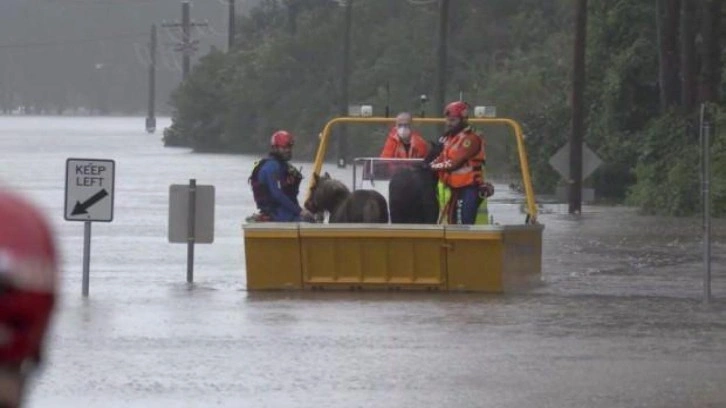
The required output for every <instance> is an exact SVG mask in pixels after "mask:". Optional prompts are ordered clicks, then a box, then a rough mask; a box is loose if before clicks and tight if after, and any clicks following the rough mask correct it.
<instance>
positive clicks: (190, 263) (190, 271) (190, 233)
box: [187, 179, 197, 283]
mask: <svg viewBox="0 0 726 408" xmlns="http://www.w3.org/2000/svg"><path fill="white" fill-rule="evenodd" d="M196 203H197V180H196V179H190V180H189V217H188V218H187V283H192V282H193V281H194V221H195V220H196V214H195V213H196Z"/></svg>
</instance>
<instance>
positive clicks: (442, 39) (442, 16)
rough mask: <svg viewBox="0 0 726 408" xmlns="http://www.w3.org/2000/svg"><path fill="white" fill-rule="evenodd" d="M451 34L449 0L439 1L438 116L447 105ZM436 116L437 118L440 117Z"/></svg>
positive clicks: (436, 103) (437, 46)
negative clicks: (447, 67)
mask: <svg viewBox="0 0 726 408" xmlns="http://www.w3.org/2000/svg"><path fill="white" fill-rule="evenodd" d="M448 34H449V0H439V37H438V41H437V45H436V48H437V53H438V65H437V67H436V94H435V98H436V99H435V101H434V104H435V106H434V108H435V109H437V111H438V115H441V114H442V113H443V111H444V105H445V103H446V101H445V98H446V52H447V42H448V39H447V38H448ZM438 115H435V116H438Z"/></svg>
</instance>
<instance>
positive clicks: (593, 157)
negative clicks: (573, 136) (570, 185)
mask: <svg viewBox="0 0 726 408" xmlns="http://www.w3.org/2000/svg"><path fill="white" fill-rule="evenodd" d="M549 164H550V166H552V167H553V168H554V169H555V170H557V172H558V173H560V175H561V176H562V177H563V178H564V179H565V180H569V179H570V143H569V142H567V143H565V145H564V146H562V147H561V148H560V150H558V151H557V153H555V154H554V155H552V157H550V160H549ZM601 164H602V159H600V157H598V155H597V154H595V152H593V151H592V150H590V148H588V147H587V145H586V144H584V143H583V144H582V180H585V179H586V178H588V177H590V175H591V174H592V173H593V172H595V170H597V168H598V167H600V165H601Z"/></svg>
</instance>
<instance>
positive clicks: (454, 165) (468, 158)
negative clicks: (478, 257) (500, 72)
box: [430, 101, 493, 225]
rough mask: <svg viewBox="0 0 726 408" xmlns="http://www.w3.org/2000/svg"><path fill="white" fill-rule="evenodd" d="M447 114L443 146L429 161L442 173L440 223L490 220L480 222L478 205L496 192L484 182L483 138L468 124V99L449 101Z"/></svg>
mask: <svg viewBox="0 0 726 408" xmlns="http://www.w3.org/2000/svg"><path fill="white" fill-rule="evenodd" d="M444 116H445V117H446V131H445V133H444V135H443V136H442V137H441V138H440V139H439V142H440V143H442V144H443V146H442V147H443V150H442V151H441V154H440V155H439V157H437V158H436V159H434V161H433V162H432V163H431V165H430V168H431V169H432V170H435V171H437V172H438V177H439V183H438V191H437V192H438V199H439V208H440V213H439V223H448V224H466V225H473V224H475V223H482V224H485V223H488V220H487V221H486V222H485V221H483V220H480V221H479V222H477V211H478V209H479V206H480V205H481V204H482V202H483V201H484V200H485V199H486V198H487V197H489V196H491V195H492V194H493V186H492V185H491V184H489V183H485V182H484V164H485V157H486V156H485V153H484V148H485V142H484V139H483V138H482V137H481V136H480V135H479V134H477V132H476V131H474V129H473V128H472V127H471V126H469V123H468V118H469V107H468V105H467V104H466V102H463V101H456V102H452V103H450V104H448V105H447V106H446V108H445V109H444ZM484 218H487V217H486V216H485V217H484Z"/></svg>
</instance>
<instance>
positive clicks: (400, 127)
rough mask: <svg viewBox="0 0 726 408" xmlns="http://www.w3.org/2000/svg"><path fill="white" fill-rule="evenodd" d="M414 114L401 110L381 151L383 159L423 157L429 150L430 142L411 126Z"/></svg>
mask: <svg viewBox="0 0 726 408" xmlns="http://www.w3.org/2000/svg"><path fill="white" fill-rule="evenodd" d="M412 119H413V118H412V116H411V114H410V113H408V112H401V113H399V114H398V116H396V124H395V126H393V127H392V128H391V130H390V131H389V132H388V138H387V139H386V143H385V144H384V145H383V150H382V151H381V156H380V157H381V158H382V159H423V158H424V157H426V154H427V153H428V152H429V144H428V142H426V140H425V139H424V138H423V137H422V136H421V134H420V133H419V132H418V131H416V130H413V129H412V128H411V120H412Z"/></svg>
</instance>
